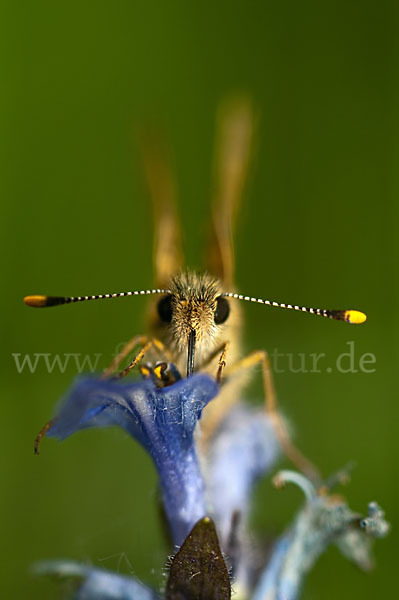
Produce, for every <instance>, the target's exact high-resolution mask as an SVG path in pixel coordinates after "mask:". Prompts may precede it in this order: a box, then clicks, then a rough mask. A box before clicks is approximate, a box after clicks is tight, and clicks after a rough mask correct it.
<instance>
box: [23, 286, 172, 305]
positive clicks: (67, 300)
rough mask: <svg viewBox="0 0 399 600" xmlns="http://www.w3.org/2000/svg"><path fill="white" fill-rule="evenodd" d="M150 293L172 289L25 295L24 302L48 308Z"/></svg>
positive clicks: (168, 291)
mask: <svg viewBox="0 0 399 600" xmlns="http://www.w3.org/2000/svg"><path fill="white" fill-rule="evenodd" d="M149 294H170V290H162V289H156V290H136V291H134V292H118V293H117V294H98V295H97V296H39V295H36V296H25V298H24V302H25V304H27V305H28V306H33V307H34V308H46V307H48V306H60V305H61V304H73V303H74V302H86V300H105V299H106V298H123V297H124V296H147V295H149Z"/></svg>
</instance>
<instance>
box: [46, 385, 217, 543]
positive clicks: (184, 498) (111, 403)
mask: <svg viewBox="0 0 399 600" xmlns="http://www.w3.org/2000/svg"><path fill="white" fill-rule="evenodd" d="M217 393H218V385H217V384H216V382H215V380H214V379H212V378H211V377H208V376H206V375H195V376H193V377H191V378H189V379H182V380H180V381H178V382H177V383H175V384H174V385H171V386H168V387H165V388H162V389H159V388H157V387H156V386H155V384H154V383H153V382H152V381H150V380H143V381H139V382H135V383H130V384H126V383H122V382H120V381H102V380H99V379H95V378H82V379H78V380H77V381H76V383H75V384H74V386H73V387H72V389H71V390H70V392H69V393H68V395H67V397H66V398H65V400H64V402H63V404H62V406H61V409H60V411H59V413H58V415H57V416H56V418H55V420H54V424H53V425H52V426H51V428H50V429H49V431H48V432H47V433H46V435H47V436H48V437H56V438H58V439H59V440H63V439H65V438H66V437H68V436H70V435H72V434H73V433H75V432H76V431H78V430H80V429H85V428H87V427H105V426H109V425H119V426H120V427H123V429H125V430H126V431H127V432H128V433H129V434H130V435H131V436H132V437H133V438H134V439H136V440H137V441H138V442H139V443H140V444H141V445H142V446H144V448H145V449H146V450H147V451H148V452H149V454H150V455H151V457H152V459H153V461H154V463H155V466H156V468H157V471H158V475H159V480H160V484H161V488H162V495H163V501H164V506H165V511H166V515H167V518H168V521H169V525H170V528H171V533H172V538H173V541H174V543H175V544H177V545H180V544H181V543H182V542H183V540H184V539H185V538H186V537H187V535H188V533H189V532H190V530H191V529H192V527H193V526H194V524H195V523H196V522H197V521H198V520H199V519H201V518H202V517H204V516H205V515H206V514H207V509H206V503H205V486H204V481H203V478H202V475H201V471H200V467H199V463H198V458H197V455H196V451H195V445H194V429H195V426H196V424H197V421H198V419H199V418H200V417H201V413H202V410H203V409H204V407H205V406H206V405H207V404H208V402H210V401H211V400H212V399H213V398H214V397H215V396H216V395H217Z"/></svg>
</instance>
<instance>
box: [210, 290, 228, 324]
mask: <svg viewBox="0 0 399 600" xmlns="http://www.w3.org/2000/svg"><path fill="white" fill-rule="evenodd" d="M229 314H230V305H229V303H228V302H227V300H226V298H223V296H219V298H216V310H215V317H214V318H215V323H216V325H220V324H221V323H224V322H225V321H227V317H228V316H229Z"/></svg>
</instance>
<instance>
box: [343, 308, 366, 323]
mask: <svg viewBox="0 0 399 600" xmlns="http://www.w3.org/2000/svg"><path fill="white" fill-rule="evenodd" d="M344 316H345V321H346V322H347V323H353V324H354V325H360V323H364V322H365V321H366V319H367V315H365V314H364V313H362V312H360V310H346V311H345V315H344Z"/></svg>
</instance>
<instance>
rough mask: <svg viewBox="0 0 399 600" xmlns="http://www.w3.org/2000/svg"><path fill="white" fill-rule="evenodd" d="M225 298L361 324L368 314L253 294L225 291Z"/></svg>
mask: <svg viewBox="0 0 399 600" xmlns="http://www.w3.org/2000/svg"><path fill="white" fill-rule="evenodd" d="M222 296H224V297H225V298H235V299H236V300H245V301H246V302H254V303H256V304H266V305H267V306H272V307H275V308H287V309H289V310H296V311H300V312H307V313H310V314H311V315H318V316H320V317H326V318H327V319H335V320H336V321H346V322H347V323H352V324H356V325H358V324H360V323H364V322H365V320H366V319H367V316H366V315H365V314H364V313H362V312H360V311H359V310H329V309H325V308H310V307H308V306H298V305H297V304H284V303H283V302H273V301H272V300H264V299H263V298H254V297H252V296H243V295H242V294H235V293H233V292H225V293H223V294H222Z"/></svg>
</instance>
